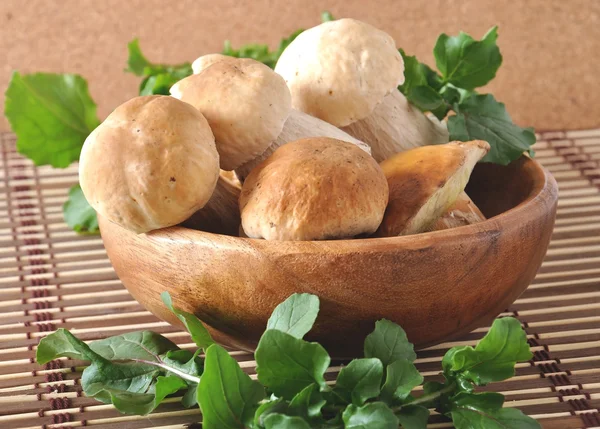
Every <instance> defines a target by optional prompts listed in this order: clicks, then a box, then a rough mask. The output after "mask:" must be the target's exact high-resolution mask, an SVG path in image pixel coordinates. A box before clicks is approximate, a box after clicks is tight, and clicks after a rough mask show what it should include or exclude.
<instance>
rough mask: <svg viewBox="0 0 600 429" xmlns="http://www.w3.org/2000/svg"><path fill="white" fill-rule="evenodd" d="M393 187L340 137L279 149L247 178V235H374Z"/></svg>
mask: <svg viewBox="0 0 600 429" xmlns="http://www.w3.org/2000/svg"><path fill="white" fill-rule="evenodd" d="M387 201H388V185H387V181H386V179H385V176H384V174H383V171H382V170H381V168H380V167H379V165H378V164H377V162H376V161H375V160H374V159H373V158H372V157H371V156H370V155H369V154H368V153H366V152H364V151H363V150H361V149H360V148H358V147H357V146H355V145H353V144H350V143H347V142H343V141H340V140H336V139H331V138H325V137H315V138H306V139H300V140H297V141H295V142H292V143H288V144H286V145H284V146H281V147H280V148H279V149H277V150H276V151H275V152H274V153H273V154H272V155H271V156H270V157H269V158H267V159H266V160H265V161H263V162H262V163H261V164H259V165H258V166H257V167H256V168H254V170H252V172H251V173H250V175H249V176H248V177H247V178H246V181H245V182H244V185H243V186H242V194H241V196H240V211H241V216H242V226H243V228H244V232H245V233H246V234H247V235H248V236H249V237H253V238H265V239H267V240H325V239H334V238H346V237H354V236H356V235H359V234H363V233H372V232H374V231H375V230H376V229H377V227H378V226H379V224H380V223H381V219H382V218H383V213H384V211H385V207H386V204H387Z"/></svg>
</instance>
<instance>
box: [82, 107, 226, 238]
mask: <svg viewBox="0 0 600 429" xmlns="http://www.w3.org/2000/svg"><path fill="white" fill-rule="evenodd" d="M218 177H219V155H218V153H217V150H216V147H215V141H214V136H213V134H212V131H211V129H210V127H209V125H208V123H207V121H206V119H204V117H203V116H202V114H201V113H200V112H198V110H196V109H194V108H193V107H192V106H190V105H189V104H186V103H183V102H181V101H179V100H176V99H174V98H172V97H166V96H145V97H136V98H133V99H131V100H129V101H127V102H126V103H124V104H122V105H121V106H119V107H117V108H116V109H115V110H114V111H113V112H112V113H111V114H110V115H109V116H108V117H107V118H106V120H105V121H104V122H103V123H102V124H101V125H99V126H98V127H97V128H96V129H95V130H94V131H93V132H92V133H91V134H90V135H89V136H88V138H87V139H86V140H85V143H84V145H83V148H82V150H81V156H80V160H79V181H80V183H81V189H82V190H83V193H84V195H85V197H86V199H87V200H88V202H89V203H90V205H91V206H92V207H93V208H94V209H95V210H96V211H97V212H98V213H100V214H101V215H102V216H104V217H106V218H107V219H108V220H110V221H112V222H114V223H117V224H119V225H121V226H123V227H124V228H127V229H129V230H132V231H135V232H137V233H143V232H147V231H151V230H154V229H159V228H164V227H167V226H172V225H176V224H178V223H180V222H182V221H184V220H185V219H187V218H188V217H190V216H191V215H192V214H193V213H194V212H196V211H197V210H199V209H200V208H202V207H203V206H204V205H205V204H206V203H207V202H208V201H209V199H210V198H211V195H212V194H213V191H214V190H215V186H216V184H217V179H218Z"/></svg>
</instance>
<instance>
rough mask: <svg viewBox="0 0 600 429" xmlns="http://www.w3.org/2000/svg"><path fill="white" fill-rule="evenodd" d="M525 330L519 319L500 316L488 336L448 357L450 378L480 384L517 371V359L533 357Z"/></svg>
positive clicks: (445, 365) (445, 361)
mask: <svg viewBox="0 0 600 429" xmlns="http://www.w3.org/2000/svg"><path fill="white" fill-rule="evenodd" d="M531 356H532V354H531V351H530V350H529V344H528V343H527V336H526V335H525V331H523V329H522V328H521V324H520V322H519V321H518V320H517V319H514V318H512V317H506V318H502V319H496V320H495V321H494V323H493V324H492V327H491V328H490V330H489V331H488V333H487V334H486V336H485V337H483V338H482V339H481V341H480V342H479V343H478V344H477V346H476V347H475V348H474V349H473V347H469V346H465V347H453V348H451V349H450V350H448V352H447V353H446V355H445V356H444V358H443V360H442V367H443V369H444V374H445V375H446V376H447V378H453V377H456V376H458V377H460V378H463V379H466V380H469V381H472V382H473V383H475V384H477V385H484V384H487V383H490V382H492V381H502V380H506V379H507V378H510V377H512V376H513V375H514V374H515V364H516V363H517V362H522V361H527V360H529V359H531Z"/></svg>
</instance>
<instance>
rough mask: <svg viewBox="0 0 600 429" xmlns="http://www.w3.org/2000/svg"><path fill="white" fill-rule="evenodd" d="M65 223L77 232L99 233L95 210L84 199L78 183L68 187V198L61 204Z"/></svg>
mask: <svg viewBox="0 0 600 429" xmlns="http://www.w3.org/2000/svg"><path fill="white" fill-rule="evenodd" d="M63 217H64V219H65V223H66V224H67V225H68V226H69V228H71V229H72V230H74V231H75V232H77V233H79V234H99V233H100V228H99V227H98V217H97V216H96V210H94V209H93V208H92V206H90V204H89V203H88V202H87V200H86V199H85V195H83V191H82V190H81V186H79V184H77V185H75V186H73V187H71V189H69V198H68V199H67V201H65V203H64V204H63Z"/></svg>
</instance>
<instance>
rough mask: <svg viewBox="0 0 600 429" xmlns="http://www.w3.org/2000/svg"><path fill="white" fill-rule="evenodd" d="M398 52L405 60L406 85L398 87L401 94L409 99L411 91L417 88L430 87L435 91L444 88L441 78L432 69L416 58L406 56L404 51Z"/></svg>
mask: <svg viewBox="0 0 600 429" xmlns="http://www.w3.org/2000/svg"><path fill="white" fill-rule="evenodd" d="M398 51H399V52H400V55H402V59H403V60H404V83H403V84H402V85H400V86H399V87H398V89H399V90H400V92H402V93H403V94H404V95H405V96H407V97H408V93H409V92H410V90H411V89H412V88H415V87H417V86H429V87H431V88H432V89H433V90H435V91H439V90H440V88H442V86H443V82H442V79H441V77H440V76H439V75H438V74H437V73H436V72H435V71H433V70H432V69H431V67H429V66H428V65H427V64H424V63H422V62H420V61H419V60H417V57H415V56H411V55H406V53H405V52H404V51H403V50H402V49H399V50H398Z"/></svg>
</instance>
